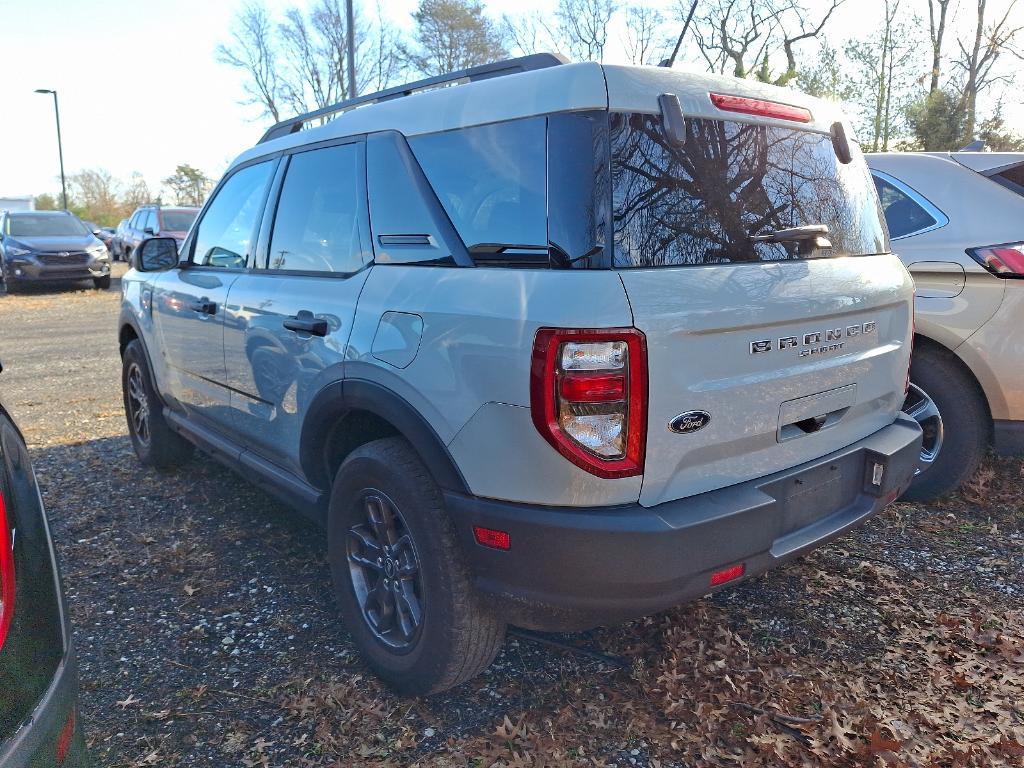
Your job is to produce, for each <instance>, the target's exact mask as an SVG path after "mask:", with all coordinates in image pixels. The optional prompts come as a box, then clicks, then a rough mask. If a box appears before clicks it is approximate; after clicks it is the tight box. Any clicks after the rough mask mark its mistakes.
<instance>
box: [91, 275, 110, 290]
mask: <svg viewBox="0 0 1024 768" xmlns="http://www.w3.org/2000/svg"><path fill="white" fill-rule="evenodd" d="M92 284H93V286H94V287H95V288H96V290H97V291H108V290H110V275H104V276H103V277H94V278H93V279H92Z"/></svg>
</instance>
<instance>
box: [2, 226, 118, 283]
mask: <svg viewBox="0 0 1024 768" xmlns="http://www.w3.org/2000/svg"><path fill="white" fill-rule="evenodd" d="M62 280H64V281H70V280H92V281H93V285H95V286H96V287H97V288H109V287H110V253H109V252H108V251H107V246H105V245H104V244H103V242H102V241H101V240H100V239H99V238H98V237H96V235H95V233H93V232H91V231H90V230H89V228H88V227H86V226H85V224H83V223H82V221H81V220H80V219H79V218H78V217H77V216H75V215H74V214H73V213H69V212H68V211H24V212H16V213H11V212H6V211H5V212H3V213H0V292H3V291H4V290H8V291H9V290H11V289H13V288H15V287H17V286H18V285H21V284H24V283H37V282H46V281H62Z"/></svg>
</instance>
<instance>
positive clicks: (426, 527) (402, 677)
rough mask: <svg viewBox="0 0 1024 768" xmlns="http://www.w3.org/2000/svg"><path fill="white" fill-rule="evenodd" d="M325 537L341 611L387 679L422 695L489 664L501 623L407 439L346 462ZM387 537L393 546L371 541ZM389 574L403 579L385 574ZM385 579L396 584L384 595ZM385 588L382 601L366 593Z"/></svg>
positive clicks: (369, 448)
mask: <svg viewBox="0 0 1024 768" xmlns="http://www.w3.org/2000/svg"><path fill="white" fill-rule="evenodd" d="M371 516H374V517H376V518H377V519H378V521H380V525H377V524H374V523H373V522H372V517H371ZM388 522H390V526H391V532H390V534H388V532H387V530H386V529H387V527H388V525H387V524H388ZM327 537H328V558H329V559H330V564H331V576H332V578H333V581H334V592H335V597H336V599H337V601H338V606H339V608H340V610H341V614H342V618H343V619H344V621H345V624H346V626H347V627H348V628H349V630H350V632H351V634H352V639H353V641H354V642H355V644H356V646H357V647H358V649H359V651H360V652H361V653H362V655H363V658H364V659H365V660H366V663H367V664H368V665H369V666H370V667H371V668H372V669H373V671H374V672H375V673H376V674H377V675H378V676H379V677H380V678H381V679H383V680H384V681H385V682H386V683H387V684H388V685H390V686H391V687H393V688H395V689H396V690H398V691H399V692H401V693H404V694H410V695H418V696H422V695H427V694H431V693H437V692H439V691H444V690H447V689H449V688H452V687H454V686H456V685H458V684H459V683H462V682H464V681H466V680H469V679H470V678H472V677H475V676H476V675H477V674H479V673H480V672H482V671H483V670H485V669H486V668H487V667H488V666H490V664H491V662H492V661H493V660H494V657H495V656H496V655H497V653H498V650H499V649H500V648H501V645H502V642H503V641H504V637H505V624H504V622H502V621H501V620H500V619H499V618H498V617H496V616H495V615H493V613H491V612H489V611H488V610H487V609H486V608H485V606H484V604H483V601H482V599H481V597H480V595H479V594H478V593H477V592H476V590H475V589H474V588H473V586H472V584H471V583H470V580H469V577H468V575H467V572H466V568H465V566H464V564H463V561H462V556H461V553H460V552H459V550H458V546H457V544H456V542H455V537H454V533H453V531H452V527H451V522H450V521H449V519H448V515H447V513H446V512H445V509H444V504H443V501H442V496H441V492H440V490H439V489H438V487H437V485H436V483H435V482H434V480H433V478H432V477H431V476H430V474H429V472H428V471H427V469H426V467H425V466H424V465H423V462H422V461H421V460H420V458H419V456H417V454H416V452H415V451H414V450H413V449H412V447H411V446H410V445H409V444H408V443H407V442H406V441H405V440H404V439H402V438H397V437H389V438H384V439H382V440H375V441H373V442H370V443H367V444H366V445H363V446H361V447H359V448H357V449H356V450H355V451H353V452H352V453H351V454H350V455H349V456H348V457H347V458H346V459H345V461H344V462H343V463H342V465H341V467H340V468H339V469H338V473H337V476H336V477H335V480H334V486H333V488H332V490H331V502H330V510H329V513H328V530H327ZM382 539H383V540H389V541H391V542H394V546H391V545H389V546H388V547H376V548H375V547H373V546H369V545H368V541H370V540H374V541H377V542H380V541H381V540H382ZM389 547H390V548H389ZM375 553H379V554H382V555H383V565H381V564H380V563H381V559H380V558H376V557H375V556H374V555H375ZM353 557H358V558H359V561H358V562H356V561H353V560H352V558H353ZM374 562H376V563H377V565H373V563H374ZM367 565H369V566H372V567H367ZM392 566H393V567H392ZM389 574H391V575H392V576H395V575H397V576H398V577H399V578H398V579H393V578H392V579H390V580H388V575H389ZM396 582H397V586H396ZM383 584H389V585H390V586H389V587H388V589H389V590H390V591H388V592H384V593H382V592H381V590H380V587H381V586H382V585H383ZM380 594H384V595H386V598H385V599H384V600H383V601H379V602H375V601H374V600H373V599H372V598H371V597H370V596H371V595H380ZM388 605H390V606H391V609H390V610H387V606H388ZM364 606H367V608H366V609H365V610H364ZM381 606H383V608H382V607H381ZM417 609H418V610H417ZM417 612H418V616H419V621H418V622H417V621H416V615H417ZM375 625H376V626H375ZM403 630H404V631H403Z"/></svg>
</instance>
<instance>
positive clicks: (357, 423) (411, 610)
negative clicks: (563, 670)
mask: <svg viewBox="0 0 1024 768" xmlns="http://www.w3.org/2000/svg"><path fill="white" fill-rule="evenodd" d="M442 86H445V87H442ZM912 323H913V318H912V284H911V280H910V276H909V275H908V273H907V271H906V269H905V268H904V267H903V265H902V264H901V263H900V261H899V259H897V258H896V257H895V256H893V255H892V254H891V253H890V249H889V239H888V235H887V233H886V229H885V222H884V220H883V218H882V214H881V211H880V209H879V204H878V198H877V195H876V192H875V189H874V186H873V185H872V183H871V177H870V175H869V173H868V169H867V166H866V165H865V163H864V160H863V157H862V155H861V153H860V150H859V148H858V147H857V145H856V143H855V142H854V141H853V140H852V138H850V137H849V135H848V131H847V129H846V128H845V123H844V122H843V119H842V116H841V115H839V114H837V113H836V112H835V108H834V107H833V106H831V105H829V104H827V103H825V102H822V101H818V100H815V99H811V98H809V97H806V96H804V95H801V94H799V93H797V92H793V91H789V90H782V89H778V88H772V87H769V86H764V85H761V84H759V83H754V82H750V81H742V80H733V79H729V78H722V77H713V76H702V75H691V74H683V73H680V72H676V71H672V70H668V69H658V68H639V67H618V66H601V65H598V64H594V63H583V64H566V63H564V60H562V59H560V58H558V57H555V56H553V55H538V56H533V57H527V58H525V59H519V60H515V61H511V62H503V63H500V64H496V65H488V66H484V67H479V68H475V69H471V70H467V71H463V72H458V73H455V74H453V75H451V76H448V77H443V78H434V79H431V80H427V81H422V82H419V83H415V84H412V85H408V86H402V87H400V88H396V89H392V90H390V91H385V92H383V93H379V94H373V95H371V96H366V97H361V98H359V99H357V100H355V101H350V102H346V103H344V104H340V105H337V106H335V107H331V108H329V109H326V110H321V111H320V112H315V113H311V114H308V115H303V116H300V117H298V118H295V119H294V120H291V121H287V122H285V123H281V124H279V125H277V126H274V127H273V128H272V129H271V130H270V131H268V132H267V134H266V135H265V136H264V137H263V140H262V141H260V143H259V144H257V145H256V146H255V147H253V148H252V149H250V150H248V151H247V152H245V153H243V154H242V155H241V156H240V157H239V158H238V159H237V160H236V161H235V162H234V164H233V165H232V166H231V167H230V169H229V170H228V172H227V173H226V175H225V177H224V178H223V180H222V181H221V182H220V184H219V186H218V187H217V189H216V190H215V191H214V193H213V194H212V196H211V198H210V200H209V202H208V203H207V204H206V206H205V208H204V209H203V211H202V212H201V214H200V216H199V218H198V219H197V221H196V223H195V225H193V227H192V229H191V231H190V232H189V234H188V236H187V237H186V239H185V241H184V243H183V244H182V247H181V250H180V253H179V252H178V251H177V250H176V247H175V243H174V241H173V240H168V239H164V238H154V239H150V240H147V241H144V242H143V244H142V245H141V246H140V248H139V250H138V254H137V258H136V264H135V269H134V270H133V271H130V272H129V273H128V274H127V276H126V277H125V278H124V305H123V311H122V315H121V324H120V343H121V350H122V355H123V384H124V403H125V410H126V412H127V415H128V424H129V427H130V431H131V437H132V440H133V442H134V445H135V450H136V452H137V453H138V455H139V458H140V459H141V460H142V461H143V463H146V464H150V465H154V466H157V467H172V466H175V465H177V464H179V463H180V462H182V461H184V460H185V458H186V457H187V455H188V454H189V451H190V450H191V447H192V446H193V445H197V446H199V447H200V448H201V449H203V450H204V451H206V452H208V453H209V454H211V455H213V456H214V457H216V458H217V459H219V460H222V461H223V462H225V463H226V464H228V465H230V466H232V467H234V468H235V469H237V470H238V471H239V472H241V473H243V474H244V475H245V476H247V477H249V478H251V479H252V480H253V481H254V482H256V483H257V484H259V485H260V486H261V487H263V488H265V489H266V490H268V491H269V492H271V493H273V494H276V495H277V496H278V497H280V498H281V499H283V500H284V501H286V502H288V503H289V504H290V505H292V506H294V507H296V508H297V509H299V510H301V511H303V512H305V513H306V514H308V515H310V516H312V517H313V518H315V519H317V520H319V521H322V523H323V524H324V526H325V528H326V535H327V541H328V549H329V558H330V564H331V569H332V573H333V578H334V587H335V592H336V596H337V600H338V603H339V605H340V608H341V612H342V615H343V617H344V619H345V621H346V624H347V625H348V627H349V629H350V630H351V633H352V637H353V639H354V641H355V643H356V645H357V646H358V647H359V649H360V650H361V652H362V653H363V655H364V657H365V659H366V661H367V662H368V664H369V665H370V666H371V667H372V668H373V669H374V670H375V671H376V672H377V673H378V674H379V675H380V676H381V677H382V678H384V679H385V680H386V681H388V682H389V683H391V684H392V685H394V686H395V687H397V688H399V689H401V690H403V691H407V692H413V693H427V692H432V691H439V690H443V689H445V688H448V687H450V686H453V685H455V684H457V683H459V682H461V681H463V680H465V679H467V678H469V677H471V676H473V675H475V674H477V673H478V672H480V671H481V670H483V669H484V668H486V667H487V666H488V664H489V663H490V662H491V660H492V659H493V657H494V655H495V653H496V652H497V651H498V649H499V647H500V645H501V643H502V639H503V636H504V632H505V627H506V625H507V624H514V625H519V626H524V627H527V628H532V629H540V630H576V629H583V628H588V627H593V626H596V625H599V624H605V623H609V622H615V621H620V620H624V619H628V618H631V617H636V616H640V615H644V614H649V613H652V612H655V611H658V610H661V609H664V608H667V607H669V606H672V605H675V604H678V603H680V602H683V601H685V600H689V599H692V598H696V597H699V596H701V595H703V594H706V593H708V592H710V591H713V590H715V589H717V588H719V587H721V586H723V585H725V584H729V583H736V582H737V581H740V580H744V579H749V578H751V577H753V576H756V575H758V574H760V573H762V572H764V571H765V570H767V569H768V568H771V567H773V566H775V565H778V564H779V563H781V562H784V561H786V560H788V559H790V558H792V557H795V556H797V555H800V554H802V553H804V552H806V551H807V550H809V549H811V548H812V547H814V546H816V545H819V544H821V543H822V542H824V541H826V540H828V539H830V538H832V537H834V536H836V535H838V534H840V533H842V532H843V531H845V530H847V529H848V528H850V527H851V526H854V525H856V524H857V523H859V522H861V521H863V520H864V519H866V518H867V517H869V516H870V515H871V514H873V513H874V512H877V511H878V510H880V509H881V508H883V507H884V506H885V505H886V504H888V503H889V502H891V501H892V500H894V499H895V498H896V497H897V496H898V495H899V494H900V493H901V492H902V491H903V490H905V489H906V487H907V486H908V484H909V482H910V480H911V477H912V475H913V473H914V471H915V469H916V467H917V462H918V457H919V452H920V446H921V429H920V427H919V425H918V424H917V422H915V421H913V420H912V419H909V418H907V417H906V416H903V415H902V414H901V406H902V404H903V401H904V395H905V392H906V386H907V371H908V366H909V363H910V349H911V345H910V340H911V329H912Z"/></svg>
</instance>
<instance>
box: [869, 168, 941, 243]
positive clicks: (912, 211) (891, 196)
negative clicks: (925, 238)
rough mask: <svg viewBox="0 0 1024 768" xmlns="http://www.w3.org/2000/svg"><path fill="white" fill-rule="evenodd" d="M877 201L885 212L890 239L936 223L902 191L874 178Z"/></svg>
mask: <svg viewBox="0 0 1024 768" xmlns="http://www.w3.org/2000/svg"><path fill="white" fill-rule="evenodd" d="M874 179H875V188H876V189H877V190H878V199H879V200H880V201H881V203H882V210H883V211H884V212H885V223H886V224H887V225H888V226H889V236H890V237H904V236H906V235H912V234H914V233H915V232H920V231H921V230H924V229H928V228H929V227H934V226H935V225H936V224H938V222H937V221H936V220H935V217H934V216H932V215H931V214H930V213H928V211H926V210H925V209H924V208H922V207H921V206H920V205H918V204H917V203H916V202H914V200H913V199H912V198H911V197H910V196H909V195H907V194H905V193H904V192H903V191H902V190H900V189H897V188H896V187H895V186H893V185H892V184H890V183H889V182H888V181H886V180H885V179H882V178H880V177H878V176H875V177H874Z"/></svg>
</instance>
